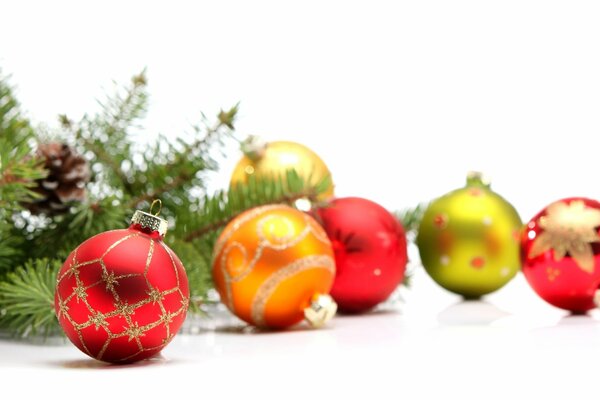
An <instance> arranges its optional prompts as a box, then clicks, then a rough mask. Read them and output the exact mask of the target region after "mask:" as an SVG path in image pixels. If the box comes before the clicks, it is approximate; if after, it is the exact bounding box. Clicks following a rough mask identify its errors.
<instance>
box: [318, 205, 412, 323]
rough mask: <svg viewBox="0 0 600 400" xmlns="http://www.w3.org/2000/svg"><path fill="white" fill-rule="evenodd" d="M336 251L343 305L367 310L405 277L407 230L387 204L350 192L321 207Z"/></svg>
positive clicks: (338, 297)
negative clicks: (387, 208) (387, 207)
mask: <svg viewBox="0 0 600 400" xmlns="http://www.w3.org/2000/svg"><path fill="white" fill-rule="evenodd" d="M315 213H316V216H317V218H318V220H319V221H320V222H321V224H322V225H323V228H325V231H326V232H327V235H328V236H329V239H330V240H331V243H332V245H333V249H334V252H335V264H336V277H335V280H334V283H333V288H332V289H331V293H330V294H331V296H332V297H333V298H334V299H335V301H336V302H337V304H338V307H339V309H340V310H341V311H345V312H362V311H366V310H369V309H371V308H373V307H375V306H376V305H377V304H379V303H381V302H382V301H384V300H386V299H387V298H388V297H389V296H390V294H392V292H393V291H394V290H395V289H396V288H397V287H398V285H399V284H400V283H401V282H402V279H404V271H405V268H406V260H407V254H406V235H405V233H404V229H403V228H402V225H401V224H400V223H399V222H398V220H397V219H396V218H395V217H394V216H393V215H392V214H391V213H390V212H388V211H387V210H386V209H385V208H383V207H382V206H380V205H379V204H377V203H374V202H372V201H370V200H366V199H362V198H359V197H346V198H340V199H335V200H333V201H332V202H331V203H330V204H329V205H327V206H326V207H323V208H319V209H317V210H315Z"/></svg>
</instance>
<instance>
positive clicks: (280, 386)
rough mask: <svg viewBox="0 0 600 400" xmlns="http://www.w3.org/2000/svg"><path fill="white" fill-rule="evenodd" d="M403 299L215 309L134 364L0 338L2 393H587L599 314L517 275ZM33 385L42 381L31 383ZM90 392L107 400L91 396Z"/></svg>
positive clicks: (417, 284) (415, 292) (411, 293)
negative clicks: (264, 311)
mask: <svg viewBox="0 0 600 400" xmlns="http://www.w3.org/2000/svg"><path fill="white" fill-rule="evenodd" d="M402 298H403V301H402V302H398V301H395V302H391V303H389V304H387V305H386V307H383V309H382V310H378V311H375V312H372V313H369V314H366V315H362V316H338V317H336V318H335V319H334V320H333V322H332V323H331V324H330V325H329V326H328V327H327V328H325V329H320V330H312V329H309V328H308V327H307V326H305V325H299V326H297V327H295V328H294V329H292V330H289V331H283V332H270V331H259V330H256V329H254V328H250V327H247V326H246V325H244V324H242V323H241V322H240V321H238V320H237V319H235V317H232V316H231V315H230V314H227V313H225V312H224V313H222V315H221V314H218V313H217V314H215V315H217V316H216V317H214V318H213V319H212V320H200V321H188V323H187V324H186V327H185V329H186V330H184V332H188V333H183V334H180V335H178V336H177V337H176V338H175V339H174V341H173V342H172V343H171V344H170V345H169V346H168V347H167V348H166V350H165V351H163V353H162V355H161V357H160V358H157V359H153V360H149V361H146V362H144V363H141V364H136V365H133V366H111V365H108V364H104V363H100V362H97V361H94V360H91V359H88V358H87V357H86V356H85V355H84V354H83V353H81V352H80V351H79V350H77V349H76V348H75V347H73V346H71V345H70V344H68V343H65V344H64V345H56V344H54V345H51V346H42V345H37V344H36V345H33V344H28V343H22V342H14V341H0V376H1V377H2V383H3V385H5V386H6V385H8V386H9V387H12V388H13V389H14V390H16V389H17V388H23V387H26V388H27V390H28V391H29V392H30V393H38V394H45V393H46V390H47V389H46V385H52V384H55V383H57V382H62V383H61V384H62V385H68V387H69V391H65V390H64V387H63V392H64V393H65V396H66V397H67V398H68V397H73V398H74V397H77V396H76V393H77V392H78V391H80V390H86V389H85V388H89V387H96V386H97V385H98V382H99V380H100V381H101V382H104V383H103V384H102V385H107V387H114V388H116V389H115V390H118V392H119V393H120V394H122V395H126V394H130V395H136V396H137V395H140V394H144V393H145V394H147V395H150V396H151V397H156V398H160V397H162V398H164V396H167V397H168V398H172V397H173V396H174V395H178V396H186V397H191V395H190V393H192V394H197V395H198V397H200V398H205V397H210V398H222V396H225V395H227V398H232V397H231V396H234V397H233V398H238V397H247V396H249V395H250V394H253V395H254V396H250V397H256V396H258V395H259V396H260V397H261V398H263V397H266V398H282V397H281V394H282V393H286V396H287V394H289V396H291V397H290V398H303V399H306V398H307V397H308V396H310V397H317V398H323V397H332V396H333V398H339V396H341V395H344V396H350V397H352V398H354V397H355V398H365V397H367V398H368V397H374V398H398V397H399V396H403V397H406V398H432V396H433V398H457V397H460V398H461V399H469V398H473V399H482V398H485V399H488V398H507V397H514V396H522V395H526V394H535V395H536V397H535V398H542V396H543V398H554V397H555V396H569V398H571V397H572V396H573V395H574V393H582V394H586V395H587V394H588V393H589V394H590V395H591V394H592V393H595V392H596V391H597V390H596V386H597V385H596V383H595V382H596V375H597V372H596V365H595V359H597V358H598V357H600V320H599V319H598V318H599V315H598V314H597V313H592V314H590V315H589V316H570V315H568V314H567V313H564V312H562V311H560V310H557V309H555V308H553V307H551V306H549V305H546V304H545V303H543V302H542V301H537V300H536V299H537V298H536V297H535V295H532V294H531V289H529V287H528V286H527V285H526V283H525V281H524V279H523V278H522V277H521V276H519V277H518V278H517V279H516V280H515V281H513V282H512V283H511V284H510V285H508V286H507V287H506V288H505V289H503V290H501V291H499V292H498V293H496V294H494V295H492V296H489V297H488V298H485V299H484V300H483V301H467V302H465V301H461V300H460V298H459V297H457V296H454V295H452V294H450V293H448V292H446V291H444V290H443V289H441V288H439V287H437V286H436V285H435V283H433V281H432V280H431V279H430V278H429V277H428V276H426V275H425V273H424V271H423V270H421V269H417V270H416V271H415V275H414V278H413V289H411V290H404V289H403V290H402ZM222 311H223V310H222ZM191 332H194V333H191ZM32 379H35V381H36V382H40V384H39V385H37V384H36V385H29V384H28V383H27V382H30V381H31V380H32ZM290 393H291V394H290ZM71 394H72V395H73V396H70V395H71ZM317 394H318V395H317ZM89 396H90V398H104V399H106V397H105V396H106V393H103V392H101V391H98V392H96V391H91V392H90V394H89ZM286 398H288V397H286Z"/></svg>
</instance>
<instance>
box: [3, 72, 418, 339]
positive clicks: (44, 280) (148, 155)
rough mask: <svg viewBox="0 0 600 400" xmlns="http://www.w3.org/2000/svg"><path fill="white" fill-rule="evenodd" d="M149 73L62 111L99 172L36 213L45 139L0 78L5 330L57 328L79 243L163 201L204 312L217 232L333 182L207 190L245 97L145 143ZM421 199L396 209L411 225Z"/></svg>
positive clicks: (62, 136) (293, 178) (77, 145)
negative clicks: (75, 114) (89, 110)
mask: <svg viewBox="0 0 600 400" xmlns="http://www.w3.org/2000/svg"><path fill="white" fill-rule="evenodd" d="M146 86H147V79H146V75H145V73H144V72H142V73H141V74H139V75H136V76H134V77H133V78H132V80H131V82H130V83H129V84H128V85H126V86H123V87H117V89H116V91H115V93H114V94H113V95H111V96H108V97H107V98H106V99H105V100H103V101H101V102H100V109H99V111H98V113H96V114H88V115H85V116H84V117H83V118H81V119H80V120H79V121H73V120H71V119H70V118H69V117H67V116H66V115H61V116H59V121H60V126H61V127H60V130H59V131H58V132H54V133H53V134H54V136H55V137H58V138H59V140H61V141H62V142H63V143H66V144H67V145H68V146H70V147H72V148H74V149H75V150H76V151H77V152H79V153H80V154H83V155H84V156H85V157H86V160H87V162H88V164H89V166H90V168H91V171H92V180H91V182H90V183H89V184H88V185H87V194H88V199H87V200H86V201H84V202H81V203H74V204H71V205H70V208H69V209H68V212H66V213H63V214H58V215H31V214H30V213H29V212H28V211H24V208H23V205H24V204H25V203H27V202H28V201H32V200H34V199H35V197H36V194H35V192H34V191H32V188H34V187H35V186H36V185H37V182H36V180H39V179H41V178H43V177H45V176H46V174H47V171H46V170H45V169H44V168H43V163H42V162H41V161H42V160H39V159H38V158H37V156H36V145H37V143H38V142H40V141H42V139H43V138H40V136H41V135H39V134H38V133H37V132H36V130H35V129H34V128H33V127H32V126H31V125H30V123H29V121H28V120H27V119H26V118H24V117H23V116H22V113H21V111H20V109H19V104H18V102H17V101H16V99H15V97H14V95H13V92H12V90H11V87H10V86H9V85H8V84H7V80H6V79H3V78H2V77H1V76H0V330H4V331H7V332H8V333H10V334H13V335H18V336H21V337H27V336H29V335H34V334H35V335H39V334H43V335H47V334H50V333H53V332H56V317H55V314H54V307H53V298H54V288H55V277H56V273H57V271H58V269H59V268H60V266H61V264H62V262H63V260H65V259H66V258H67V256H68V254H69V253H70V252H71V251H72V250H73V249H74V248H75V247H76V246H77V245H79V244H80V243H81V242H83V241H84V240H86V239H88V238H89V237H91V236H93V235H95V234H97V233H100V232H103V231H106V230H111V229H120V228H124V227H126V226H127V225H128V222H129V218H130V217H131V216H132V215H133V212H134V210H135V209H147V208H148V206H149V204H150V202H151V201H152V200H154V199H160V200H161V201H162V204H163V208H162V213H161V216H164V217H165V218H166V219H168V220H169V222H170V225H171V226H170V230H169V233H168V234H167V236H166V237H165V241H166V243H167V244H168V245H169V246H170V247H171V248H172V249H173V250H174V251H175V252H176V253H177V254H178V256H179V258H180V259H181V260H182V262H183V264H184V265H185V266H186V270H187V272H188V278H189V282H190V291H191V296H192V301H191V307H190V311H191V312H201V308H200V306H201V305H202V303H204V302H206V301H207V292H208V291H209V290H210V289H211V288H212V278H211V263H212V249H213V246H214V243H215V241H216V239H217V237H218V235H219V233H220V231H221V230H222V229H223V228H224V227H225V225H227V223H229V222H230V221H231V220H232V219H233V218H235V217H236V216H237V215H239V214H240V213H242V212H244V211H245V210H247V209H250V208H252V207H255V206H259V205H264V204H273V203H285V204H290V205H292V206H294V205H296V202H297V201H298V200H300V199H306V200H308V201H310V202H312V203H313V204H316V203H318V198H319V195H320V194H322V193H323V192H325V191H326V190H327V188H328V186H329V184H330V182H329V180H328V179H325V180H323V181H322V182H319V183H317V184H311V183H309V180H305V179H302V177H300V176H299V175H298V174H297V173H296V172H295V171H293V170H291V171H288V172H287V173H286V174H285V176H282V177H276V178H263V179H256V178H252V179H250V181H249V182H248V183H247V184H245V185H239V186H236V187H233V188H230V189H229V190H223V191H218V192H216V193H207V192H206V187H205V178H206V176H207V175H208V174H210V173H212V172H215V171H216V170H217V169H218V164H217V162H216V161H215V160H214V159H213V158H212V157H211V154H215V152H217V151H219V150H221V149H222V144H223V143H224V142H225V141H226V140H230V139H231V138H232V135H233V130H234V126H235V120H236V116H237V112H238V105H235V106H234V107H231V108H230V109H227V110H220V111H219V112H218V114H217V116H216V118H215V119H214V120H211V119H209V118H207V117H206V116H205V115H204V114H202V115H201V118H200V122H199V123H198V125H196V126H193V127H192V132H191V135H187V136H186V139H183V136H182V135H179V134H175V135H162V136H158V138H157V139H156V141H155V142H153V143H150V144H148V145H143V146H142V145H140V142H143V141H139V140H136V138H137V137H138V136H139V135H140V134H142V132H143V126H142V124H141V122H142V119H143V117H144V116H145V113H146V110H147V105H148V92H147V87H146ZM421 213H422V207H417V208H416V209H413V210H405V211H404V212H402V213H400V214H399V218H401V219H402V221H403V222H404V226H405V227H406V229H407V232H411V231H414V229H416V226H417V224H418V221H419V219H420V216H421Z"/></svg>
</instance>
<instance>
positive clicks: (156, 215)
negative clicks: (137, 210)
mask: <svg viewBox="0 0 600 400" xmlns="http://www.w3.org/2000/svg"><path fill="white" fill-rule="evenodd" d="M156 204H158V211H157V212H156V214H154V216H155V217H158V216H159V215H160V211H161V210H162V201H160V199H154V201H152V204H150V214H152V209H153V208H154V206H155V205H156Z"/></svg>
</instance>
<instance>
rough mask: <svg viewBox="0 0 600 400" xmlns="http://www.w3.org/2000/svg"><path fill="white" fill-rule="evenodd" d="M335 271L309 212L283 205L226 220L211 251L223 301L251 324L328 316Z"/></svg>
mask: <svg viewBox="0 0 600 400" xmlns="http://www.w3.org/2000/svg"><path fill="white" fill-rule="evenodd" d="M334 276H335V262H334V258H333V250H332V247H331V243H330V242H329V239H328V238H327V234H326V233H325V231H324V230H323V228H321V226H320V225H319V224H318V223H317V222H316V221H315V220H314V219H313V218H312V217H311V216H309V215H307V214H305V213H303V212H300V211H298V210H296V209H293V208H291V207H288V206H284V205H268V206H262V207H257V208H253V209H251V210H248V211H246V212H244V213H242V214H241V215H239V216H238V217H237V218H235V219H234V220H233V221H231V222H230V223H229V225H227V227H226V228H225V229H224V230H223V232H222V233H221V236H220V237H219V239H218V240H217V243H216V245H215V249H214V252H213V278H214V281H215V287H216V288H217V290H218V291H219V294H220V295H221V300H222V301H223V303H225V305H227V307H228V308H229V310H231V312H233V313H234V314H235V315H237V316H238V317H239V318H241V319H242V320H244V321H246V322H247V323H249V324H251V325H255V326H258V327H268V328H286V327H289V326H292V325H294V324H296V323H298V322H300V321H301V320H302V319H303V318H306V319H307V320H308V321H309V323H311V324H312V325H313V326H320V325H322V324H324V323H325V322H326V321H327V320H329V319H330V318H331V317H332V316H333V315H334V314H335V310H336V308H337V306H336V305H335V303H334V302H333V300H332V299H331V297H329V296H328V295H327V293H329V290H330V289H331V286H332V285H333V279H334Z"/></svg>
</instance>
